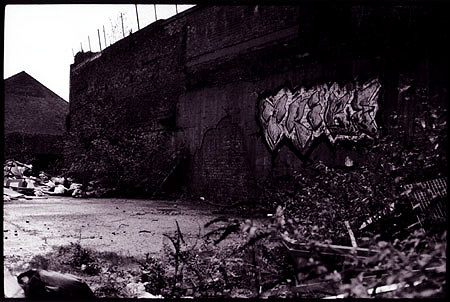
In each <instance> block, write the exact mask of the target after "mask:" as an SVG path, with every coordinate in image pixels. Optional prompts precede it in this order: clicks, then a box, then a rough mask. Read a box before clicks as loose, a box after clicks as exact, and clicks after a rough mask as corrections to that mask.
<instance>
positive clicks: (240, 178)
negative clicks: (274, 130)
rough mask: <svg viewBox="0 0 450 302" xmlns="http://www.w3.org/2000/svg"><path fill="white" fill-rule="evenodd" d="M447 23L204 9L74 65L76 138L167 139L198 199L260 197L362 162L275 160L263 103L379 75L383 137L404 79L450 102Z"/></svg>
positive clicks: (335, 149) (318, 11)
mask: <svg viewBox="0 0 450 302" xmlns="http://www.w3.org/2000/svg"><path fill="white" fill-rule="evenodd" d="M435 14H436V15H435ZM324 19H327V20H328V21H332V22H325V20H324ZM446 20H447V19H446V17H445V16H444V14H443V13H442V12H440V13H435V11H434V10H433V9H423V8H420V7H419V8H417V7H406V8H396V9H392V8H389V7H370V8H366V7H343V8H339V9H337V8H333V7H328V8H326V9H324V8H321V7H316V6H308V7H302V6H290V7H289V6H287V7H286V6H284V7H283V6H275V7H270V6H239V7H231V6H217V7H214V6H212V7H211V6H206V7H202V6H199V7H195V8H193V9H191V10H188V11H185V12H183V13H181V14H179V15H178V16H175V17H173V18H171V19H169V20H165V21H163V20H161V21H158V22H156V23H154V24H151V25H150V26H148V27H146V28H144V29H142V30H140V31H139V32H137V33H134V34H132V35H131V36H129V37H127V38H124V39H123V40H121V41H119V42H117V43H116V44H114V45H113V46H110V47H108V48H107V49H105V50H104V51H103V52H102V53H101V55H100V54H97V55H94V56H92V57H91V59H90V61H89V62H87V63H83V62H77V63H76V64H74V65H72V69H71V96H70V110H71V112H70V114H71V124H72V131H78V132H80V133H81V132H83V129H84V128H85V127H86V125H91V124H93V123H94V124H96V125H98V127H100V128H102V127H134V126H138V125H146V126H147V127H148V128H149V129H152V130H155V129H159V130H162V131H167V132H168V133H170V134H171V135H172V136H171V137H172V138H171V139H172V140H173V142H174V143H173V146H174V147H175V148H177V146H181V145H186V146H187V147H188V150H189V154H190V157H191V158H190V163H191V164H190V167H189V169H188V171H189V172H188V173H187V175H185V182H184V183H186V184H187V185H188V187H189V188H190V189H191V191H192V192H194V193H195V194H196V195H201V196H205V195H208V196H209V197H214V196H215V197H216V198H218V199H235V198H248V197H249V196H255V195H254V194H255V192H254V191H252V190H253V189H254V188H256V187H257V185H258V184H260V183H262V182H264V180H266V179H267V177H269V176H271V175H272V176H281V175H289V174H290V173H292V172H293V171H296V170H300V169H301V168H302V164H303V163H305V162H311V161H312V162H314V161H317V160H322V161H325V162H326V163H327V164H329V165H341V164H342V162H343V159H344V158H345V156H346V155H347V154H351V155H352V156H355V157H357V156H358V154H357V150H355V149H354V148H352V147H351V148H347V147H345V146H339V145H338V146H332V145H330V144H329V143H328V142H326V141H324V140H319V141H318V143H317V144H315V146H314V148H313V149H312V150H311V151H310V153H308V154H306V155H305V156H304V157H303V158H302V157H301V156H298V154H296V153H295V152H293V150H292V148H290V147H289V146H287V145H285V146H283V147H282V148H280V149H279V150H278V151H276V152H275V153H273V154H271V153H270V152H269V151H268V148H267V147H266V146H265V144H264V139H263V137H262V131H261V128H260V127H259V125H258V122H257V118H256V104H257V101H258V97H259V96H260V95H262V94H264V93H268V92H275V91H277V89H279V88H280V87H283V86H303V87H305V88H309V87H311V86H313V85H316V84H318V83H326V82H332V81H337V82H339V83H343V84H345V83H346V82H348V81H353V80H354V79H355V78H358V79H365V78H369V77H371V76H377V77H379V78H380V81H381V83H382V86H383V91H382V97H381V98H380V100H379V103H380V108H381V109H380V112H379V117H377V119H379V124H380V125H381V126H382V128H383V131H386V129H387V127H388V126H389V125H387V124H385V123H384V121H385V117H386V115H387V114H389V113H391V112H393V111H394V110H397V109H398V108H401V106H405V105H404V104H403V103H401V100H399V96H398V91H397V90H398V81H399V80H398V79H399V78H402V77H401V76H400V75H401V74H403V73H405V74H408V75H409V76H410V77H412V78H414V79H415V81H414V83H413V85H416V86H418V87H426V88H427V89H429V93H430V95H431V94H435V95H436V98H437V99H439V100H440V102H441V103H442V104H445V100H446V99H447V92H446V90H445V88H443V87H444V86H445V85H444V84H443V83H444V82H446V80H448V72H445V71H444V70H448V68H444V67H445V66H447V67H448V59H447V57H446V55H445V51H443V50H442V49H440V48H438V47H436V46H438V45H439V44H440V41H442V40H443V39H445V38H447V36H446V35H445V34H443V33H442V32H440V31H439V30H438V29H439V28H444V27H445V25H447V23H448V21H446ZM369 21H370V22H369ZM383 22H387V23H386V24H389V26H390V28H388V26H387V25H386V24H384V23H383ZM408 26H409V27H408ZM376 29H380V30H381V31H382V32H379V31H377V30H376ZM410 29H411V30H410ZM412 29H414V30H418V31H419V32H420V34H419V35H416V34H415V33H414V32H413V31H412ZM402 33H405V35H404V36H402V35H401V34H402ZM430 33H432V34H430ZM430 35H431V37H430ZM383 37H385V38H383ZM422 41H426V42H427V44H426V45H423V44H422V43H421V42H422ZM80 61H82V60H81V59H80ZM85 62H86V61H85ZM402 104H403V105H402ZM404 111H405V112H409V114H410V117H409V118H410V119H413V118H414V116H413V114H414V112H413V110H412V111H411V110H409V111H408V110H404ZM408 125H409V124H408ZM410 126H411V125H409V126H408V127H410ZM411 133H413V131H412V132H411ZM360 160H364V159H363V158H362V159H360Z"/></svg>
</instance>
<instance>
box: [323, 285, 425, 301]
mask: <svg viewBox="0 0 450 302" xmlns="http://www.w3.org/2000/svg"><path fill="white" fill-rule="evenodd" d="M420 283H422V281H415V282H414V283H413V286H417V285H419V284H420ZM406 287H409V284H408V283H406V282H400V283H395V284H386V285H382V286H378V287H374V288H369V289H368V290H367V294H368V295H371V296H373V295H375V294H382V293H387V292H392V291H396V290H398V289H401V288H406ZM347 297H348V293H344V294H339V295H336V296H329V297H325V298H323V299H342V298H347Z"/></svg>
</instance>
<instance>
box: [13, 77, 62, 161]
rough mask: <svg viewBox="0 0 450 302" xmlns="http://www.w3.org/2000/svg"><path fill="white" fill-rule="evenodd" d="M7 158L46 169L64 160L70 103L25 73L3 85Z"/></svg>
mask: <svg viewBox="0 0 450 302" xmlns="http://www.w3.org/2000/svg"><path fill="white" fill-rule="evenodd" d="M4 87H5V94H4V96H5V103H4V110H5V111H4V114H5V115H4V117H5V119H4V145H5V147H4V157H5V159H15V160H18V161H23V162H27V163H32V164H33V165H34V167H35V168H36V169H46V168H48V167H49V165H50V164H51V163H55V161H57V160H60V159H62V156H61V154H62V144H63V135H64V132H65V121H66V116H67V114H68V111H69V103H68V102H66V101H65V100H64V99H62V98H61V97H59V96H58V95H56V94H55V93H54V92H53V91H51V90H50V89H48V88H47V87H45V86H44V85H42V84H41V83H39V81H37V80H36V79H34V78H33V77H32V76H30V75H29V74H27V73H26V72H25V71H22V72H20V73H18V74H16V75H14V76H11V77H9V78H7V79H6V80H5V82H4Z"/></svg>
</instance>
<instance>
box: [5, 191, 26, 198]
mask: <svg viewBox="0 0 450 302" xmlns="http://www.w3.org/2000/svg"><path fill="white" fill-rule="evenodd" d="M5 195H6V196H7V197H8V198H10V199H15V198H20V197H23V196H24V195H23V194H21V193H18V192H16V191H14V190H11V189H9V188H3V200H4V199H5Z"/></svg>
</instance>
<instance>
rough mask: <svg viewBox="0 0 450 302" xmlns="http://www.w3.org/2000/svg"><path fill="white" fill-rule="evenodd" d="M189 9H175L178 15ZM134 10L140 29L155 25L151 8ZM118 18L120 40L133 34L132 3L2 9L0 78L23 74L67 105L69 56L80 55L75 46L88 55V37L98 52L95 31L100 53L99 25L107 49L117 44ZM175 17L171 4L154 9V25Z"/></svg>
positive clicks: (70, 62)
mask: <svg viewBox="0 0 450 302" xmlns="http://www.w3.org/2000/svg"><path fill="white" fill-rule="evenodd" d="M192 6H193V5H178V12H182V11H183V10H186V9H188V8H190V7H192ZM137 7H138V14H139V25H140V28H141V29H142V28H143V27H145V26H147V25H148V24H150V23H152V22H154V21H155V11H154V6H153V5H152V4H150V5H138V6H137ZM120 13H122V14H123V22H124V28H125V33H126V35H128V33H129V31H130V29H131V30H132V31H133V32H136V31H137V29H138V27H137V20H136V9H135V5H134V4H126V5H118V4H115V5H91V4H89V5H75V4H71V5H67V4H65V5H64V4H60V5H7V6H6V8H5V35H4V39H5V40H4V61H3V62H4V69H3V70H4V71H3V78H4V79H6V78H9V77H10V76H13V75H15V74H17V73H19V72H21V71H25V72H27V73H28V74H29V75H31V76H32V77H34V78H35V79H36V80H38V81H39V82H41V83H42V84H43V85H45V86H46V87H47V88H49V89H50V90H52V91H53V92H55V93H56V94H58V95H59V96H61V97H62V98H63V99H65V100H66V101H69V82H70V81H69V79H70V64H72V63H73V60H74V57H73V54H76V53H77V52H78V51H80V47H81V46H80V43H82V45H83V50H84V51H88V50H89V43H88V36H89V37H90V44H91V49H92V51H99V43H98V33H97V29H99V30H100V38H101V44H102V49H103V48H104V43H105V42H104V41H105V40H104V35H103V26H104V27H105V33H106V42H107V45H108V46H109V45H110V44H111V43H113V42H115V41H117V40H119V39H120V38H121V37H122V25H121V22H120ZM175 13H176V10H175V5H174V4H171V5H160V4H157V5H156V15H157V17H158V20H159V19H167V18H169V17H171V16H173V15H174V14H175ZM114 27H115V29H114ZM72 50H73V53H72Z"/></svg>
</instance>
